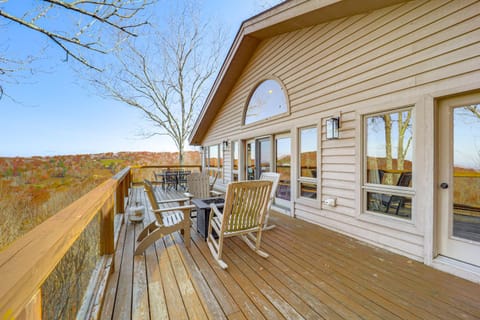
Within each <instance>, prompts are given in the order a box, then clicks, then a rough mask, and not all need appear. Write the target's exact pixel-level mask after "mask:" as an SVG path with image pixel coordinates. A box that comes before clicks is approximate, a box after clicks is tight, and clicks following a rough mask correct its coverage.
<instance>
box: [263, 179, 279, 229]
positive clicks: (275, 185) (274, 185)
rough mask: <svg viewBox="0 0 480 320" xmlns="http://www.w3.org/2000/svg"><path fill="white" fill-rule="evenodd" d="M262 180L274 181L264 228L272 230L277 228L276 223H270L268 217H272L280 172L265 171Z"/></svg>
mask: <svg viewBox="0 0 480 320" xmlns="http://www.w3.org/2000/svg"><path fill="white" fill-rule="evenodd" d="M260 180H268V181H272V192H271V193H270V199H269V200H268V207H267V214H266V216H265V222H264V226H263V230H270V229H273V228H275V225H268V218H269V217H270V208H271V207H272V203H273V200H274V199H275V194H276V193H277V188H278V182H279V181H280V173H276V172H263V173H262V174H261V175H260Z"/></svg>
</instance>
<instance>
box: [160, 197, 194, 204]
mask: <svg viewBox="0 0 480 320" xmlns="http://www.w3.org/2000/svg"><path fill="white" fill-rule="evenodd" d="M188 200H190V199H189V198H179V199H169V200H161V201H157V203H158V204H167V203H172V202H179V203H185V202H187V201H188Z"/></svg>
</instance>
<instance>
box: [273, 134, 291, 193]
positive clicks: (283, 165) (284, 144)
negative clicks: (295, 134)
mask: <svg viewBox="0 0 480 320" xmlns="http://www.w3.org/2000/svg"><path fill="white" fill-rule="evenodd" d="M276 144H277V145H276V150H277V153H276V155H275V159H276V164H275V165H276V168H277V173H280V181H279V182H278V188H277V195H276V196H277V198H280V199H284V200H290V162H291V155H290V138H277V139H276Z"/></svg>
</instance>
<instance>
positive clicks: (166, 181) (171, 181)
mask: <svg viewBox="0 0 480 320" xmlns="http://www.w3.org/2000/svg"><path fill="white" fill-rule="evenodd" d="M190 173H191V171H184V170H164V171H162V172H160V173H157V172H155V173H154V175H155V180H156V181H160V182H161V184H162V188H163V189H164V190H165V189H167V188H168V187H174V188H175V190H178V186H183V187H184V188H186V183H187V176H188V175H189V174H190ZM159 179H160V180H159Z"/></svg>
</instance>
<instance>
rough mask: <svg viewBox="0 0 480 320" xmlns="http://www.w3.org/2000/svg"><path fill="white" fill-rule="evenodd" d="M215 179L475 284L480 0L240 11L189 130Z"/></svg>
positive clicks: (369, 0) (325, 0)
mask: <svg viewBox="0 0 480 320" xmlns="http://www.w3.org/2000/svg"><path fill="white" fill-rule="evenodd" d="M189 140H190V144H192V145H199V146H202V150H203V159H204V161H203V166H204V167H205V170H208V171H209V172H210V174H212V175H217V187H218V188H222V187H225V186H226V184H228V183H229V182H231V181H235V180H244V179H257V178H259V176H260V174H261V172H264V171H276V172H279V173H280V174H281V181H280V185H279V188H278V190H277V197H276V199H275V207H274V209H275V210H277V211H279V212H281V213H284V214H288V215H291V216H294V217H296V218H298V219H302V220H306V221H309V222H312V223H315V224H319V225H321V226H323V227H325V228H329V229H332V230H335V231H337V232H340V233H343V234H347V235H349V236H352V237H354V238H356V239H359V240H362V241H366V242H368V243H370V244H373V245H375V246H378V247H382V248H385V249H387V250H390V251H392V252H395V253H399V254H402V255H405V256H408V257H410V258H412V259H414V260H418V261H423V262H424V263H425V264H427V265H431V266H433V267H435V268H438V269H441V270H444V271H447V272H450V273H453V274H456V275H459V276H461V277H464V278H467V279H470V280H473V281H477V282H480V1H469V0H453V1H443V0H432V1H419V0H414V1H397V0H382V1H375V0H364V1H357V0H344V1H340V0H319V1H305V0H292V1H287V2H284V3H282V4H280V5H278V6H276V7H274V8H272V9H270V10H268V11H265V12H263V13H261V14H259V15H257V16H254V17H252V18H250V19H249V20H247V21H245V22H244V23H243V24H242V26H241V27H240V30H239V32H238V34H237V36H236V38H235V40H234V43H233V45H232V47H231V49H230V51H229V54H228V56H227V58H226V60H225V62H224V64H223V66H222V68H221V71H220V73H219V76H218V77H217V79H216V81H215V83H214V85H213V88H212V90H211V92H210V94H209V96H208V98H207V100H206V103H205V105H204V108H203V110H202V112H201V114H200V115H199V118H198V119H197V121H196V124H195V127H194V131H193V133H192V134H191V136H190V139H189Z"/></svg>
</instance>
